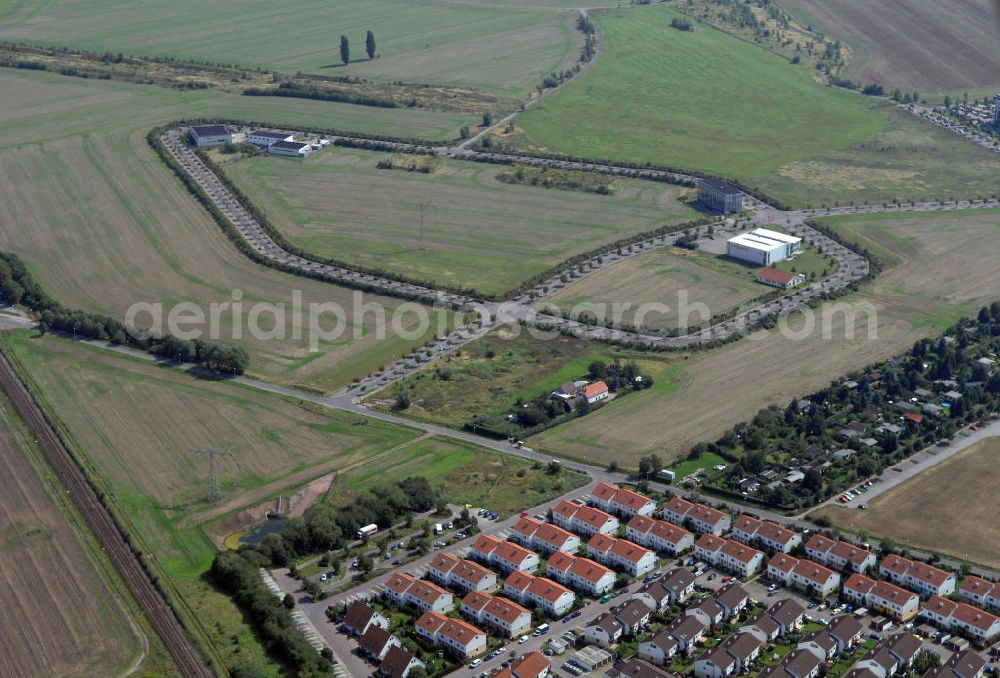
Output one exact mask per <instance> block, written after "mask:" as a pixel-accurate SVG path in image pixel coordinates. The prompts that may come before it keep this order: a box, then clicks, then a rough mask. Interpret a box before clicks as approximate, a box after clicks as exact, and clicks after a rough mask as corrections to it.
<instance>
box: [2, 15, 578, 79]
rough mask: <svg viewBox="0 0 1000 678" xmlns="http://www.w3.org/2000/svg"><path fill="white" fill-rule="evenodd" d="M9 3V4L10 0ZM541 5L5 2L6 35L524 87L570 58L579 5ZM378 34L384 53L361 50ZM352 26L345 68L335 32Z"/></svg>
mask: <svg viewBox="0 0 1000 678" xmlns="http://www.w3.org/2000/svg"><path fill="white" fill-rule="evenodd" d="M3 4H4V5H9V4H10V3H9V2H7V3H3ZM549 4H550V5H552V9H543V10H541V11H538V10H537V9H535V8H534V7H530V8H529V7H526V8H524V9H516V8H512V7H509V6H503V7H491V6H489V4H488V3H486V4H477V3H439V2H431V1H427V0H422V1H416V2H406V1H404V0H371V1H370V2H364V3H360V2H351V1H350V0H332V1H331V0H299V1H298V2H295V3H292V4H288V3H279V4H275V3H273V2H269V1H268V0H245V1H244V2H241V3H239V5H237V6H231V7H223V6H209V7H207V6H206V5H205V4H204V3H202V2H197V0H178V1H177V2H169V3H162V2H155V1H152V0H146V1H143V2H123V1H122V0H96V1H94V2H88V3H87V4H86V5H85V6H84V5H81V4H79V3H75V2H72V1H71V0H55V1H54V2H53V1H45V2H43V1H41V0H25V1H24V2H21V3H19V4H18V3H15V6H16V8H15V9H13V11H10V10H8V11H7V12H6V13H2V12H0V39H3V40H11V41H32V42H37V43H44V44H48V45H65V46H69V47H79V48H84V49H90V50H95V51H98V52H104V51H111V52H125V53H127V54H143V55H152V56H170V57H176V58H189V59H201V60H207V61H212V62H220V63H227V64H233V63H235V64H245V65H248V66H258V67H263V68H273V69H277V70H279V71H282V72H288V73H294V72H296V71H305V72H310V73H320V74H325V75H330V76H341V75H352V76H357V77H362V78H372V79H380V80H404V81H408V82H426V83H433V84H440V85H463V86H475V87H481V88H484V89H490V90H492V91H494V92H497V93H500V94H508V95H512V96H524V95H525V94H526V93H527V92H528V91H529V90H531V89H532V88H533V87H534V86H535V85H536V84H537V83H538V82H539V81H540V80H541V78H542V77H543V76H544V75H546V74H548V73H549V72H550V71H552V70H556V69H560V68H563V67H565V66H566V65H568V64H569V63H571V62H572V60H573V59H574V58H575V51H576V47H577V45H578V44H579V39H578V37H577V35H575V31H574V30H573V27H572V21H573V20H574V18H575V16H574V14H573V13H566V12H560V11H559V10H558V9H557V8H556V5H557V4H558V3H551V2H550V3H549ZM367 30H372V31H373V32H374V33H375V38H376V43H377V48H378V56H377V58H376V59H373V60H369V59H368V56H367V55H366V54H365V32H366V31H367ZM341 35H347V36H348V38H349V40H350V42H351V60H352V63H351V64H350V65H349V66H348V67H346V68H345V67H344V66H343V63H342V62H341V58H340V50H339V40H340V36H341Z"/></svg>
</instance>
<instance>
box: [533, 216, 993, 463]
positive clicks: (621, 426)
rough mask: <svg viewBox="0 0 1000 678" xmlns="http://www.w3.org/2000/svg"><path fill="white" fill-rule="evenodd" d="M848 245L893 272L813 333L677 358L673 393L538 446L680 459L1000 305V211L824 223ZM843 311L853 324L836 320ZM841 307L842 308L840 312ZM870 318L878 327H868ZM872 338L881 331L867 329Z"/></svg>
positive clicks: (636, 402)
mask: <svg viewBox="0 0 1000 678" xmlns="http://www.w3.org/2000/svg"><path fill="white" fill-rule="evenodd" d="M825 221H827V222H828V223H830V224H831V225H833V226H834V227H835V228H837V229H838V230H840V231H841V232H842V233H843V234H844V235H845V236H847V237H848V238H852V237H854V238H859V239H863V242H865V243H871V248H872V249H873V250H875V251H876V252H877V253H878V254H879V256H880V257H881V258H883V259H884V260H886V262H887V267H886V270H885V272H884V273H883V274H882V275H881V276H880V277H878V278H877V279H875V280H874V281H872V282H870V283H866V284H864V285H863V286H862V287H861V290H860V292H858V293H856V294H852V295H850V296H848V297H846V298H844V299H842V300H840V302H835V303H834V304H829V303H828V304H824V305H823V306H821V307H820V308H819V309H817V313H816V315H815V316H814V323H813V324H812V329H811V330H810V329H809V326H810V323H809V322H808V321H806V320H803V319H802V318H801V317H797V318H796V319H792V320H790V321H789V322H788V323H787V324H786V327H787V328H788V330H787V331H780V330H774V331H766V332H764V331H762V332H757V333H755V334H753V335H751V336H750V337H748V338H746V339H743V340H741V341H739V342H736V343H733V344H729V345H727V346H724V347H722V348H720V349H716V350H712V351H708V352H705V353H700V354H696V355H687V356H685V355H675V356H673V360H674V362H673V363H672V368H673V369H675V370H676V372H675V373H674V374H673V376H672V378H671V380H670V383H669V388H667V389H664V390H661V389H660V388H658V387H659V386H660V385H661V384H660V383H657V385H656V386H654V388H653V389H650V390H649V391H645V392H642V393H638V394H635V395H632V396H630V397H629V398H628V399H627V400H626V401H623V402H621V403H615V402H613V403H610V404H609V405H607V406H606V407H602V408H601V409H600V410H599V411H597V412H594V413H591V414H589V415H588V416H586V417H583V418H581V419H577V420H574V421H571V422H569V423H567V424H565V425H563V426H560V427H558V428H556V429H551V430H549V431H546V432H545V433H542V434H541V435H538V436H535V437H533V438H531V439H530V440H529V441H528V443H529V445H531V446H532V447H533V448H536V449H541V450H545V451H548V452H551V453H553V454H565V455H567V456H571V457H576V458H583V459H592V460H594V461H596V462H598V463H606V462H607V461H609V460H610V459H612V458H617V459H619V460H621V461H622V462H623V463H624V462H625V461H626V460H637V459H638V458H639V457H640V456H643V455H646V454H650V453H653V452H655V453H657V454H660V455H661V456H663V457H664V458H665V459H668V460H670V459H676V458H683V457H684V456H685V455H686V454H687V451H688V450H689V449H690V447H691V445H692V444H694V443H696V442H700V441H709V440H715V439H716V438H717V437H718V436H719V435H721V434H722V433H723V432H724V431H725V430H726V429H728V428H730V427H732V426H733V425H735V424H737V423H739V422H741V421H747V420H749V419H751V418H753V416H754V414H756V412H757V411H758V410H759V409H761V408H762V407H765V406H766V405H767V404H769V403H774V404H777V405H780V406H785V405H787V404H788V403H789V402H790V401H791V400H792V399H793V398H797V397H801V396H803V395H806V394H808V393H811V392H813V391H815V390H816V389H819V388H822V387H824V386H826V385H828V384H829V382H830V381H831V380H833V379H835V378H837V377H839V376H841V375H843V374H845V373H847V372H849V371H851V370H855V369H860V368H862V367H864V366H865V365H868V364H870V363H873V362H877V361H879V360H884V359H886V358H888V357H890V356H893V355H895V354H897V353H900V352H902V351H905V350H906V349H908V348H909V347H910V346H911V345H912V344H913V342H914V341H916V340H917V339H919V338H921V337H927V336H933V335H935V334H938V333H939V332H941V331H942V330H944V329H945V328H946V327H947V326H948V325H950V324H952V323H953V322H955V321H956V320H958V319H959V318H961V317H963V316H969V315H972V314H974V313H975V312H976V311H977V310H978V309H979V307H981V306H982V305H983V304H984V303H989V302H992V301H994V300H996V298H997V297H998V296H1000V268H998V267H996V266H995V265H994V264H993V262H995V261H996V259H997V257H998V256H1000V237H997V236H998V229H1000V212H998V211H996V210H986V211H978V210H969V211H964V212H949V213H944V212H929V213H923V214H895V215H857V216H851V217H836V218H833V219H829V220H825ZM876 248H877V249H876ZM843 303H846V304H847V306H846V308H847V309H848V310H849V311H850V312H851V314H853V315H854V320H855V323H854V328H853V330H852V331H848V330H849V329H850V323H849V319H850V317H851V315H849V314H845V313H842V312H834V311H835V310H836V309H837V308H838V306H837V305H836V304H843ZM840 308H845V307H843V306H840ZM869 319H871V322H870V323H869ZM870 330H873V331H870Z"/></svg>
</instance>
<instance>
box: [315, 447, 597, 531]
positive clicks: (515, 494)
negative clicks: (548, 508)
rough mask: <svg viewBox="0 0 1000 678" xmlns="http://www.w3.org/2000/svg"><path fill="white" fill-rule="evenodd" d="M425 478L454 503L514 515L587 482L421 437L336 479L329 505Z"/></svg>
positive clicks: (476, 449)
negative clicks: (368, 490)
mask: <svg viewBox="0 0 1000 678" xmlns="http://www.w3.org/2000/svg"><path fill="white" fill-rule="evenodd" d="M417 475H420V476H424V477H425V478H427V479H428V480H430V481H431V484H432V485H433V486H434V487H435V488H436V489H438V490H440V491H441V493H442V496H444V497H445V498H446V499H447V500H448V501H449V502H451V503H453V504H458V505H463V504H472V505H473V506H476V507H485V508H488V509H490V510H491V511H496V512H497V513H501V514H504V515H510V514H513V513H517V512H518V511H523V510H525V509H529V508H531V507H532V506H537V505H539V504H541V503H544V502H546V501H548V500H550V499H552V498H554V497H557V496H559V495H560V494H563V493H565V492H569V491H570V490H572V489H574V488H577V487H580V486H582V485H584V484H586V482H587V478H586V477H585V476H583V475H581V474H578V473H572V472H569V471H563V472H561V473H559V474H558V475H555V476H553V475H549V474H548V473H547V472H546V467H545V465H544V464H537V463H534V462H530V461H527V460H525V459H521V458H518V457H512V456H509V455H503V454H499V453H497V452H492V451H490V450H487V449H484V448H481V447H476V446H473V445H468V444H465V443H461V442H458V441H452V440H446V439H442V438H420V439H418V440H416V441H414V442H412V443H409V444H408V445H406V446H405V447H402V448H400V449H399V450H398V451H396V452H395V453H393V454H392V455H391V457H386V458H385V460H384V461H383V460H379V461H376V462H374V463H368V464H364V465H362V466H358V467H357V468H355V469H352V470H350V471H347V472H346V473H342V474H340V475H338V476H337V479H336V481H335V482H334V485H333V486H332V487H331V488H330V493H329V495H328V496H329V497H330V501H332V502H333V503H334V504H335V505H337V506H346V505H348V504H349V503H350V502H351V500H352V498H353V497H354V496H356V495H357V493H358V492H359V491H361V490H363V489H365V488H368V487H372V486H378V485H384V484H386V483H391V482H393V481H396V480H402V479H403V478H406V477H409V476H417Z"/></svg>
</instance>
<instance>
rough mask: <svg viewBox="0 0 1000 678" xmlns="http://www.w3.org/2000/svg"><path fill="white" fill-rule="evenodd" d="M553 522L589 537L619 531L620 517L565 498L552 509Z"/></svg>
mask: <svg viewBox="0 0 1000 678" xmlns="http://www.w3.org/2000/svg"><path fill="white" fill-rule="evenodd" d="M552 522H553V523H555V524H556V525H558V526H559V527H561V528H563V529H565V530H569V531H570V532H576V533H577V534H580V535H583V536H584V537H587V538H590V537H592V536H594V535H595V534H614V533H615V532H617V531H618V519H617V518H615V517H614V516H613V515H611V514H610V513H607V512H605V511H602V510H601V509H599V508H594V507H593V506H581V505H580V504H577V503H575V502H572V501H566V500H565V499H564V500H562V501H561V502H559V503H558V504H557V505H556V507H555V508H554V509H552Z"/></svg>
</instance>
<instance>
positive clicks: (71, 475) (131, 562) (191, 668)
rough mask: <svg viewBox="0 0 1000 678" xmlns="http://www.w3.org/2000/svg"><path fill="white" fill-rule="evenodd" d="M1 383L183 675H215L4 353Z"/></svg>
mask: <svg viewBox="0 0 1000 678" xmlns="http://www.w3.org/2000/svg"><path fill="white" fill-rule="evenodd" d="M0 387H2V388H3V390H4V391H6V393H7V395H8V396H9V397H10V399H11V402H13V403H14V407H15V408H17V411H18V413H19V414H20V415H21V417H22V418H23V419H24V421H25V422H27V424H28V427H29V428H30V429H31V431H32V433H34V434H35V435H36V436H37V437H38V442H39V444H40V445H41V447H42V449H43V450H44V451H45V456H46V458H47V459H48V461H49V463H50V464H52V467H53V469H54V470H55V472H56V475H57V476H58V477H59V480H60V481H61V482H62V484H63V485H64V486H65V487H66V489H67V491H68V492H69V494H70V496H71V497H72V498H73V501H74V502H75V503H76V505H77V507H78V508H79V509H80V513H81V514H82V515H83V517H84V519H85V520H86V521H87V525H88V526H89V527H90V530H91V531H92V532H93V533H94V536H96V537H97V540H98V541H99V542H100V544H101V547H102V548H103V549H104V551H105V552H106V553H107V554H108V557H109V558H110V559H111V561H112V562H113V563H114V564H115V566H116V567H117V568H118V571H119V572H121V575H122V577H123V578H124V579H125V582H126V584H127V585H128V587H129V589H130V590H131V591H132V592H133V593H134V594H135V597H136V599H137V600H138V601H139V604H140V605H141V606H142V609H143V611H145V613H146V616H147V617H148V618H149V620H150V622H151V623H152V625H153V628H154V629H155V630H156V632H157V633H158V634H159V636H160V638H162V639H163V643H164V645H166V647H167V650H168V651H169V652H170V656H171V657H172V658H173V660H174V663H175V664H176V666H177V669H178V670H179V671H180V673H181V675H183V676H193V677H196V678H197V677H200V676H205V677H206V678H207V677H209V676H213V675H214V673H213V672H212V671H211V670H210V669H209V668H208V666H207V665H206V664H205V661H204V660H203V659H202V656H201V653H200V652H199V651H198V649H197V648H196V647H195V645H194V643H193V642H192V641H191V639H190V638H189V637H188V636H187V634H186V633H185V631H184V629H183V628H182V626H181V624H180V622H179V621H178V619H177V617H176V616H175V615H174V612H173V610H172V609H171V608H170V606H169V605H168V604H167V602H166V601H165V600H164V598H163V596H162V595H161V594H160V592H159V591H158V590H157V589H156V587H155V586H154V585H153V582H152V580H151V579H150V577H149V574H147V572H146V570H145V569H144V568H143V566H142V564H141V563H140V562H139V559H138V557H137V556H136V555H135V553H134V552H133V551H132V549H131V548H130V547H129V545H128V544H127V543H126V542H125V539H124V538H123V537H122V534H121V532H119V531H118V528H117V526H116V525H115V523H114V521H113V520H112V518H111V515H110V514H109V513H108V511H107V509H106V508H105V507H104V505H102V504H101V502H100V501H99V500H98V498H97V494H96V493H95V492H94V489H93V488H92V487H91V486H90V484H89V483H88V482H87V480H86V478H85V477H84V475H83V472H82V471H81V470H80V469H79V468H78V467H77V466H76V464H75V463H74V462H73V459H72V457H71V455H70V453H69V450H67V449H66V447H65V446H64V445H63V443H62V441H61V440H60V438H59V436H58V435H57V434H56V432H55V431H54V430H53V429H52V427H51V426H50V425H49V422H48V420H46V418H45V415H44V414H43V413H42V411H41V409H40V408H39V407H38V404H37V403H35V401H34V399H33V398H32V397H31V395H30V394H29V393H28V390H27V389H26V388H25V386H24V384H23V383H21V380H20V379H19V378H18V377H17V374H16V373H15V372H14V369H13V368H12V367H11V365H10V363H9V362H8V361H7V358H6V357H5V356H3V355H0Z"/></svg>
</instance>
